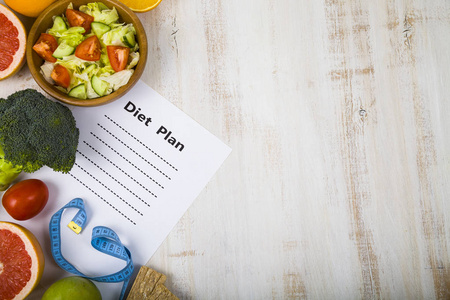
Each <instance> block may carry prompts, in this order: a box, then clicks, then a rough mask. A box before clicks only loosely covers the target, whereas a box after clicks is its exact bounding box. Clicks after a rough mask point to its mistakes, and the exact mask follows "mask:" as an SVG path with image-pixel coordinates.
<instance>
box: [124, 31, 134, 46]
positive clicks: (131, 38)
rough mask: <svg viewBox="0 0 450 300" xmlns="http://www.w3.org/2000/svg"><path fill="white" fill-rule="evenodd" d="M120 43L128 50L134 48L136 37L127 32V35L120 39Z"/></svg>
mask: <svg viewBox="0 0 450 300" xmlns="http://www.w3.org/2000/svg"><path fill="white" fill-rule="evenodd" d="M122 42H123V43H124V44H125V45H126V46H127V47H130V48H134V46H136V37H135V35H134V33H132V32H128V33H127V34H125V35H124V36H123V37H122Z"/></svg>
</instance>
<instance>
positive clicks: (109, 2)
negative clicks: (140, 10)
mask: <svg viewBox="0 0 450 300" xmlns="http://www.w3.org/2000/svg"><path fill="white" fill-rule="evenodd" d="M70 2H72V3H73V6H74V8H75V9H78V7H80V6H81V5H83V4H87V3H90V2H103V3H104V4H105V5H106V6H108V7H109V8H112V7H115V8H116V10H117V12H118V13H119V17H120V19H119V22H125V23H133V25H134V27H135V29H136V40H137V42H138V44H139V54H140V58H139V62H138V64H137V66H136V67H135V68H134V73H133V75H132V76H131V78H130V80H129V81H128V83H127V84H126V85H124V86H122V87H121V88H119V89H118V90H117V91H115V92H112V93H111V94H109V95H106V96H103V97H99V98H95V99H87V100H81V99H77V98H73V97H70V96H68V95H67V94H65V93H63V92H61V91H60V90H58V89H57V88H56V87H55V86H54V85H52V84H51V83H49V82H48V81H47V80H45V78H44V77H43V76H42V74H41V72H40V67H41V65H42V64H43V63H44V60H43V59H42V58H41V57H40V56H39V55H37V54H36V52H35V51H34V50H33V45H34V44H35V43H36V41H37V39H38V38H39V36H40V35H41V33H43V32H45V31H46V30H47V29H49V28H51V27H52V25H53V19H52V17H53V16H58V15H61V14H63V13H64V12H65V10H66V8H67V6H68V5H69V3H70ZM147 47H148V46H147V36H146V34H145V30H144V27H143V26H142V23H141V21H140V20H139V18H138V17H137V16H136V14H135V13H134V12H133V11H131V10H130V9H129V8H128V7H127V6H125V5H124V4H123V3H121V2H119V1H116V0H58V1H55V2H54V3H53V4H51V5H50V6H49V7H47V8H46V9H45V10H44V11H43V12H42V13H41V14H40V15H39V17H38V18H37V19H36V21H35V22H34V24H33V26H32V27H31V30H30V32H29V33H28V39H27V49H26V57H27V64H28V68H29V69H30V72H31V75H32V76H33V78H34V79H35V80H36V82H37V84H38V85H39V86H40V87H41V88H42V89H43V90H44V91H45V92H47V93H48V94H49V95H50V96H52V97H54V98H56V99H58V100H59V101H61V102H64V103H66V104H70V105H76V106H98V105H103V104H106V103H109V102H112V101H114V100H116V99H118V98H120V97H121V96H123V95H125V93H127V92H128V91H129V90H130V89H131V88H132V87H133V86H134V85H135V84H136V83H137V81H138V80H139V78H140V77H141V75H142V73H143V72H144V69H145V65H146V62H147Z"/></svg>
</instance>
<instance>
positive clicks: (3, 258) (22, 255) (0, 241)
mask: <svg viewBox="0 0 450 300" xmlns="http://www.w3.org/2000/svg"><path fill="white" fill-rule="evenodd" d="M44 264H45V262H44V254H43V253H42V249H41V245H40V244H39V242H38V240H37V239H36V237H35V236H34V235H33V234H32V233H31V232H30V231H28V229H26V228H25V227H22V226H20V225H17V224H14V223H9V222H2V221H0V299H2V300H11V299H14V300H18V299H24V298H25V297H26V296H27V295H28V294H30V292H31V291H32V290H33V289H34V288H35V287H36V286H37V284H38V283H39V280H40V279H41V277H42V273H43V272H44Z"/></svg>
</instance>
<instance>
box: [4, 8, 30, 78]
mask: <svg viewBox="0 0 450 300" xmlns="http://www.w3.org/2000/svg"><path fill="white" fill-rule="evenodd" d="M26 40H27V36H26V32H25V27H23V24H22V22H21V21H20V20H19V18H17V16H16V15H15V14H14V13H13V12H12V11H11V10H9V9H8V8H7V7H6V6H4V5H3V4H0V80H2V79H5V78H8V77H9V76H11V75H14V74H15V73H16V72H17V71H19V70H20V68H21V67H22V66H23V64H24V62H25V48H26Z"/></svg>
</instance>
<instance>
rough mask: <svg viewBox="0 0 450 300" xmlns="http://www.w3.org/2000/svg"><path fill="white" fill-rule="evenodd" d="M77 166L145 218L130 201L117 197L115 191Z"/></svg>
mask: <svg viewBox="0 0 450 300" xmlns="http://www.w3.org/2000/svg"><path fill="white" fill-rule="evenodd" d="M75 165H76V166H77V167H78V168H80V169H81V170H82V171H83V172H84V173H86V174H88V175H89V176H91V177H92V179H94V180H95V181H97V182H98V183H100V184H101V185H102V186H103V187H104V188H105V189H107V190H108V191H110V192H111V193H112V194H113V195H114V196H116V197H117V198H119V199H120V200H122V201H123V202H124V203H125V204H126V205H128V206H129V207H130V208H131V209H133V210H134V211H135V212H137V213H138V214H140V215H141V216H142V217H143V216H144V214H143V213H141V212H140V211H139V210H137V209H136V208H135V207H134V206H133V205H131V204H130V203H128V201H126V200H125V199H123V198H122V197H121V196H119V195H117V193H116V192H114V191H113V190H111V189H110V188H109V187H107V186H106V185H105V184H104V183H103V182H101V181H100V180H98V179H97V178H95V177H94V176H93V175H92V174H91V173H89V172H88V171H86V170H85V169H84V168H83V167H82V166H80V165H79V164H77V163H75Z"/></svg>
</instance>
